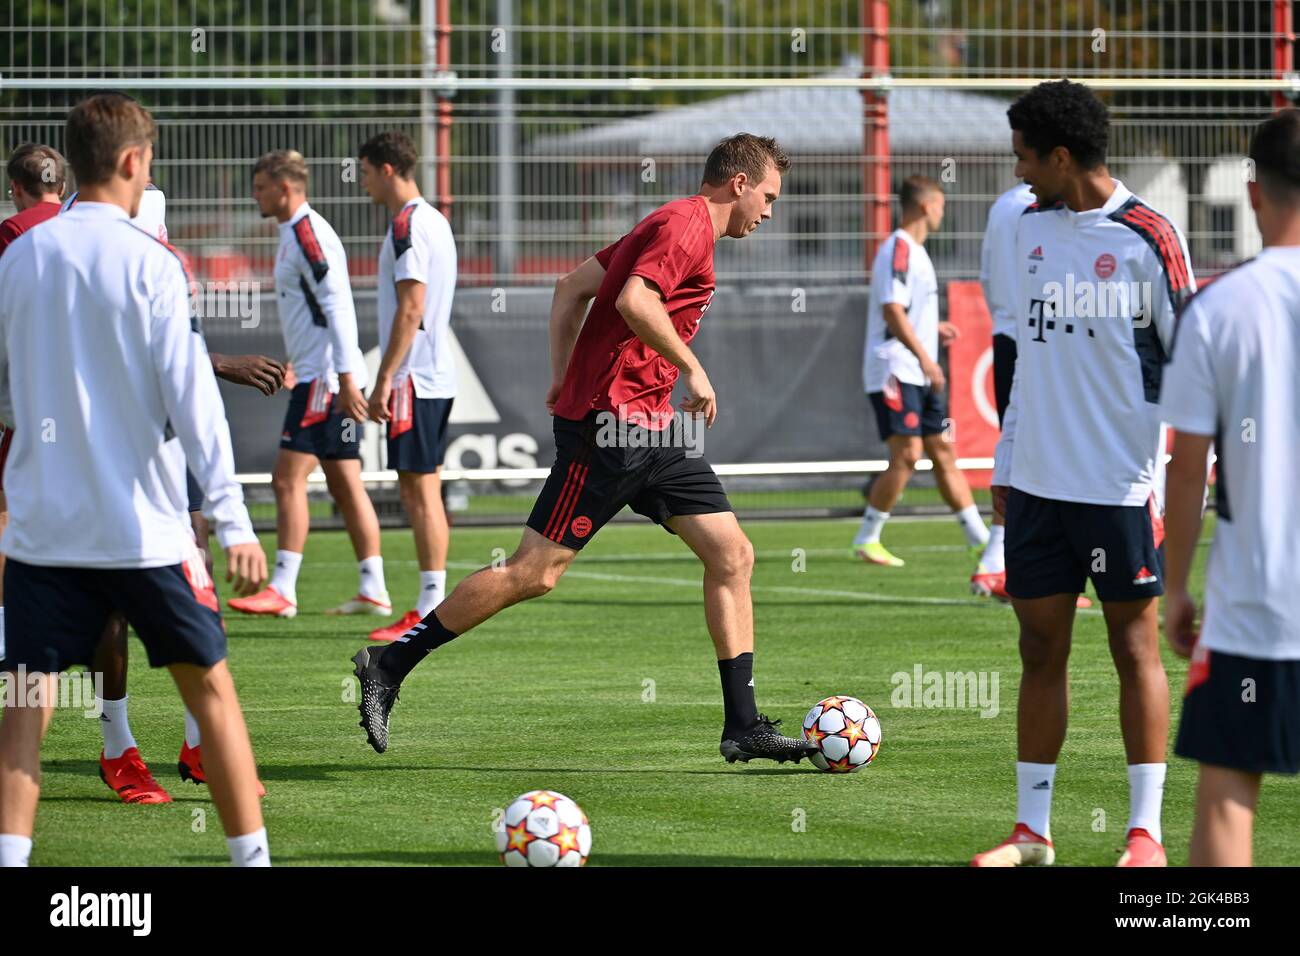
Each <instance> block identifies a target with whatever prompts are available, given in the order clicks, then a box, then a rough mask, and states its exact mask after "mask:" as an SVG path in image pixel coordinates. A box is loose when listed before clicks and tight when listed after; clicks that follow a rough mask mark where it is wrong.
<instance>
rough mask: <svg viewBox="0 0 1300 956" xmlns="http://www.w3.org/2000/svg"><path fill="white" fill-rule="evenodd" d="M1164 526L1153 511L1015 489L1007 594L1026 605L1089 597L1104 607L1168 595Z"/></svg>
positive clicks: (1010, 503) (1008, 545)
mask: <svg viewBox="0 0 1300 956" xmlns="http://www.w3.org/2000/svg"><path fill="white" fill-rule="evenodd" d="M1163 540H1164V528H1163V524H1162V523H1161V522H1160V521H1159V520H1158V519H1157V518H1156V516H1155V514H1154V506H1153V505H1152V504H1151V503H1148V505H1147V506H1142V505H1134V506H1122V505H1086V504H1080V503H1078V502H1075V501H1057V500H1055V499H1052V498H1040V497H1038V496H1037V495H1031V494H1027V493H1025V492H1023V491H1021V490H1019V489H1018V488H1012V489H1011V493H1010V494H1009V495H1008V496H1007V538H1006V555H1007V593H1008V594H1010V595H1011V596H1012V597H1015V598H1020V599H1022V600H1030V599H1033V598H1043V597H1051V596H1052V595H1054V594H1079V593H1082V591H1083V587H1084V583H1085V582H1086V581H1087V580H1088V579H1091V580H1092V584H1093V587H1095V588H1096V589H1097V596H1098V597H1099V598H1101V599H1102V601H1103V602H1105V601H1140V600H1142V599H1143V598H1154V597H1159V596H1160V595H1162V594H1164V593H1165V586H1164V574H1165V552H1164V547H1163Z"/></svg>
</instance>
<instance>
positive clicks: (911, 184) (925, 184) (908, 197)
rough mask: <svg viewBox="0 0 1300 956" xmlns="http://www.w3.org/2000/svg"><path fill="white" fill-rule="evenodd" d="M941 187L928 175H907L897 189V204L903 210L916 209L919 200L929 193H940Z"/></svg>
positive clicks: (919, 202)
mask: <svg viewBox="0 0 1300 956" xmlns="http://www.w3.org/2000/svg"><path fill="white" fill-rule="evenodd" d="M941 192H943V187H942V186H940V185H939V184H938V183H937V182H935V181H934V180H933V179H931V178H930V177H929V176H908V177H907V178H906V179H904V180H903V185H902V186H901V187H900V188H899V190H898V204H899V205H900V206H902V207H903V209H904V211H906V210H908V209H917V208H919V207H920V205H921V200H923V199H924V198H925V197H926V196H928V195H930V194H931V193H941Z"/></svg>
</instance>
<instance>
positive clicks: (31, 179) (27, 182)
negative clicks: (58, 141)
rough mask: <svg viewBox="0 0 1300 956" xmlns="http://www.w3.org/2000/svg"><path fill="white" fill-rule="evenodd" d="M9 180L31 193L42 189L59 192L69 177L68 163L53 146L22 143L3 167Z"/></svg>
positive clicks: (38, 192) (39, 192) (34, 194)
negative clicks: (5, 168) (6, 166)
mask: <svg viewBox="0 0 1300 956" xmlns="http://www.w3.org/2000/svg"><path fill="white" fill-rule="evenodd" d="M6 171H7V172H8V174H9V182H11V183H17V184H18V185H19V186H22V187H23V192H26V193H29V194H31V195H33V196H40V195H43V194H45V193H54V194H55V195H59V194H60V193H62V192H63V184H64V182H65V181H66V180H67V178H68V167H67V163H66V162H64V159H63V154H62V153H60V152H59V151H58V150H57V149H55V148H54V147H53V146H46V145H44V144H43V143H23V145H21V146H19V147H18V148H17V149H15V150H14V151H13V155H11V156H10V157H9V166H8V168H7V170H6Z"/></svg>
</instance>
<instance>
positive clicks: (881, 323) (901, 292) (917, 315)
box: [862, 229, 939, 393]
mask: <svg viewBox="0 0 1300 956" xmlns="http://www.w3.org/2000/svg"><path fill="white" fill-rule="evenodd" d="M890 303H897V304H899V305H901V306H903V308H904V309H905V310H906V311H907V318H908V321H909V322H911V323H912V328H913V330H914V331H915V332H916V337H917V338H918V339H919V340H920V342H921V346H922V347H923V348H924V349H925V351H926V354H928V355H929V356H930V358H932V359H936V360H937V359H938V356H939V281H938V279H937V278H936V277H935V273H934V265H933V263H931V262H930V256H929V255H928V254H927V253H926V251H925V246H923V245H921V244H920V243H919V242H917V241H916V240H914V239H913V238H912V237H911V236H909V235H908V234H907V233H906V232H905V231H904V230H902V229H895V230H894V232H893V233H892V234H891V235H890V237H889V238H888V239H886V240H885V241H884V242H882V243H881V244H880V248H879V249H877V250H876V258H875V261H874V262H872V265H871V294H870V297H869V299H868V306H867V341H866V349H865V354H864V355H863V358H862V385H863V388H864V389H865V390H866V391H867V392H868V393H871V392H879V391H881V390H883V389H884V387H885V383H886V382H887V381H889V378H890V376H893V377H894V378H896V379H898V381H900V382H906V383H908V384H910V385H926V384H928V383H927V381H926V378H925V374H924V373H923V372H922V371H921V362H920V360H919V359H918V358H917V357H916V356H915V355H913V354H912V353H911V351H910V350H909V349H908V348H907V347H906V346H904V345H903V343H902V342H900V341H898V339H896V338H894V337H893V336H892V335H891V334H890V332H889V329H888V327H887V326H886V325H885V306H886V305H889V304H890Z"/></svg>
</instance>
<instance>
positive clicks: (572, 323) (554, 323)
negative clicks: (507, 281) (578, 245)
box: [546, 256, 605, 414]
mask: <svg viewBox="0 0 1300 956" xmlns="http://www.w3.org/2000/svg"><path fill="white" fill-rule="evenodd" d="M604 279H605V268H604V266H602V265H601V264H600V262H599V261H598V260H597V259H596V257H595V256H591V257H590V258H588V259H587V260H586V261H584V262H583V263H582V265H580V266H578V268H576V269H574V270H573V271H572V272H570V273H568V274H567V275H565V276H562V277H561V278H560V280H559V281H558V282H556V283H555V295H554V296H553V297H552V298H551V324H550V337H551V386H550V388H548V389H547V390H546V410H547V411H548V412H550V413H551V414H555V402H556V400H557V399H558V398H559V397H560V387H561V386H562V385H563V384H564V373H565V370H566V369H568V367H569V357H570V356H571V355H573V345H574V343H575V342H577V341H578V333H579V332H581V331H582V323H583V322H584V321H585V320H586V318H587V306H588V305H589V304H590V303H591V300H592V299H594V298H595V297H596V293H597V292H598V291H600V284H601V282H602V281H604Z"/></svg>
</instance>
